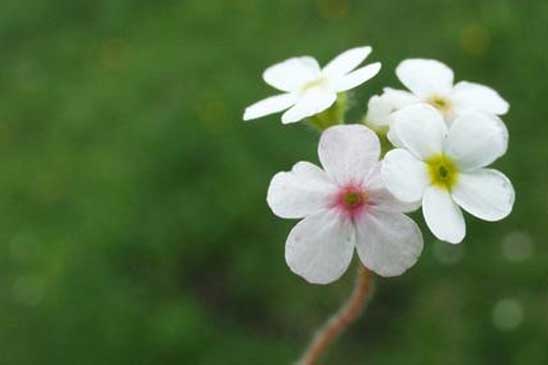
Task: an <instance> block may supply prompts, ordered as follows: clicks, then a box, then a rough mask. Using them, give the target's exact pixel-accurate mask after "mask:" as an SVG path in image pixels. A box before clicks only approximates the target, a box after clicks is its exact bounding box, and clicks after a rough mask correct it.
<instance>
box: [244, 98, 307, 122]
mask: <svg viewBox="0 0 548 365" xmlns="http://www.w3.org/2000/svg"><path fill="white" fill-rule="evenodd" d="M296 100H297V97H296V95H295V94H281V95H276V96H271V97H269V98H266V99H263V100H261V101H258V102H256V103H255V104H253V105H251V106H249V107H247V108H246V109H245V113H244V120H252V119H257V118H260V117H264V116H265V115H269V114H274V113H278V112H281V111H283V110H286V109H287V108H290V107H291V106H293V104H295V101H296Z"/></svg>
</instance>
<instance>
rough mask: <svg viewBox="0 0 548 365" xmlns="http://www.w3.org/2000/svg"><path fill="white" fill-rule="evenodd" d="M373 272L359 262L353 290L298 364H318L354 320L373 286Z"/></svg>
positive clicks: (313, 340)
mask: <svg viewBox="0 0 548 365" xmlns="http://www.w3.org/2000/svg"><path fill="white" fill-rule="evenodd" d="M372 279H373V274H372V273H371V272H370V271H369V270H367V269H366V268H365V267H363V265H362V264H361V263H359V267H358V272H357V275H356V283H355V284H354V290H353V291H352V294H351V295H350V297H349V298H348V299H347V300H346V302H345V303H344V304H343V305H342V307H341V308H340V309H339V311H338V312H337V313H335V315H334V316H333V317H331V318H330V319H329V320H328V321H327V323H326V324H325V325H324V326H323V327H322V328H321V329H320V330H319V331H318V332H317V333H316V335H315V336H314V338H313V339H312V342H311V343H310V345H309V346H308V348H307V349H306V351H305V352H304V354H303V356H302V357H301V359H300V360H299V361H298V362H297V364H298V365H318V364H317V361H318V360H319V359H320V358H321V357H322V355H323V354H324V353H325V351H327V349H328V347H329V346H330V345H331V344H332V343H333V342H334V341H335V340H336V339H337V337H338V336H339V335H340V334H341V333H342V332H343V331H344V330H345V329H346V328H347V327H348V326H349V325H350V324H352V323H353V322H354V321H356V320H357V319H358V318H359V317H360V315H361V313H362V312H363V310H364V308H365V302H366V300H367V298H368V296H369V295H370V293H371V289H372V287H373V280H372Z"/></svg>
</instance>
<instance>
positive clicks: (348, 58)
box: [322, 47, 372, 77]
mask: <svg viewBox="0 0 548 365" xmlns="http://www.w3.org/2000/svg"><path fill="white" fill-rule="evenodd" d="M371 51H372V49H371V47H357V48H352V49H349V50H348V51H345V52H343V53H341V54H340V55H338V56H337V57H335V58H334V59H333V60H331V61H330V62H329V63H328V64H327V65H326V66H325V67H324V68H323V70H322V73H323V74H324V75H325V76H327V77H339V76H343V75H346V74H347V73H349V72H350V71H352V70H353V69H355V68H356V67H358V66H359V65H360V64H361V63H362V62H363V61H364V60H365V59H366V58H367V56H369V54H370V53H371Z"/></svg>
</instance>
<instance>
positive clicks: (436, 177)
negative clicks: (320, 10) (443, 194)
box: [426, 154, 459, 190]
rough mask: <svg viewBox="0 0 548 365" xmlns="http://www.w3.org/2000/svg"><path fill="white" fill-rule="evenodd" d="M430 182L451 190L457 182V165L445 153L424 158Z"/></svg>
mask: <svg viewBox="0 0 548 365" xmlns="http://www.w3.org/2000/svg"><path fill="white" fill-rule="evenodd" d="M426 164H427V165H428V175H429V177H430V183H431V184H432V185H434V186H437V187H439V188H442V189H446V190H451V188H452V187H453V186H455V184H456V183H457V180H458V177H459V171H458V169H457V165H456V164H455V163H454V162H453V161H452V160H451V159H450V158H449V157H447V156H445V155H442V154H440V155H435V156H432V157H430V158H429V159H428V160H426Z"/></svg>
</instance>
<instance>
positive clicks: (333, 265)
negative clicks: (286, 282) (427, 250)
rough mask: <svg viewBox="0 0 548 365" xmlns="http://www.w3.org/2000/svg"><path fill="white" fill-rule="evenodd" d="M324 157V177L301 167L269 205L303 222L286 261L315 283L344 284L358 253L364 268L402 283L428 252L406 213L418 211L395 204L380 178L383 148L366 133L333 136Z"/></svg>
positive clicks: (272, 192)
mask: <svg viewBox="0 0 548 365" xmlns="http://www.w3.org/2000/svg"><path fill="white" fill-rule="evenodd" d="M318 155H319V158H320V162H321V164H322V166H323V169H321V168H319V167H317V166H316V165H314V164H311V163H309V162H298V163H297V164H295V166H293V169H292V170H291V171H289V172H280V173H278V174H276V175H275V176H274V178H273V179H272V181H271V183H270V187H269V189H268V196H267V202H268V205H269V206H270V208H271V209H272V211H273V212H274V214H276V215H277V216H279V217H281V218H288V219H302V220H301V221H300V222H299V223H297V225H296V226H295V227H294V228H293V229H292V230H291V232H290V233H289V237H288V238H287V242H286V249H285V258H286V261H287V264H288V265H289V267H290V268H291V270H292V271H293V272H295V273H296V274H298V275H300V276H302V277H303V278H304V279H306V280H307V281H309V282H311V283H316V284H327V283H330V282H333V281H335V280H337V279H338V278H339V277H340V276H341V275H342V274H343V273H344V272H345V271H346V269H347V268H348V266H349V264H350V262H351V260H352V256H353V254H354V249H356V250H357V252H358V256H359V258H360V260H361V261H362V263H363V265H364V266H365V267H367V268H368V269H370V270H372V271H374V272H376V273H377V274H379V275H381V276H386V277H389V276H396V275H400V274H402V273H404V272H405V271H406V270H407V269H409V268H410V267H411V266H413V265H414V264H415V262H416V261H417V259H418V257H419V256H420V254H421V252H422V248H423V239H422V234H421V232H420V229H419V227H418V226H417V225H416V223H415V222H414V221H413V220H411V219H410V218H409V217H407V216H406V215H405V214H404V212H408V211H411V210H414V209H416V208H417V206H416V205H414V204H408V203H402V202H401V201H399V200H397V199H396V198H394V197H393V196H392V195H391V194H390V193H389V192H388V191H387V190H386V189H385V186H384V183H383V181H382V179H381V175H380V163H379V157H380V143H379V139H378V137H377V136H376V134H375V133H373V132H372V131H371V130H370V129H368V128H367V127H365V126H362V125H340V126H335V127H331V128H329V129H327V130H325V131H324V132H323V134H322V136H321V139H320V144H319V147H318Z"/></svg>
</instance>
